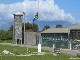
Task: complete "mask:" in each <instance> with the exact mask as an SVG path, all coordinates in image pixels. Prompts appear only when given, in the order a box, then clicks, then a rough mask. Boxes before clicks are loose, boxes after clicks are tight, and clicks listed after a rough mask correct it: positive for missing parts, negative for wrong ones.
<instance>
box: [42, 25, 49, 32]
mask: <svg viewBox="0 0 80 60" xmlns="http://www.w3.org/2000/svg"><path fill="white" fill-rule="evenodd" d="M49 28H50V26H48V25H46V26H44V28H43V29H42V31H44V30H47V29H49Z"/></svg>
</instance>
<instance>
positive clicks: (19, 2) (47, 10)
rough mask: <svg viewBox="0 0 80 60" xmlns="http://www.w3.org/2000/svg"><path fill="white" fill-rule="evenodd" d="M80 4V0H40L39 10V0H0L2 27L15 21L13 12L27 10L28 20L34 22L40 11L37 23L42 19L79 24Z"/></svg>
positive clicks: (0, 24)
mask: <svg viewBox="0 0 80 60" xmlns="http://www.w3.org/2000/svg"><path fill="white" fill-rule="evenodd" d="M79 6H80V0H44V1H43V0H39V10H38V0H37V1H36V0H0V27H3V26H4V25H6V26H9V23H11V22H13V13H16V12H25V13H26V16H25V17H26V18H25V20H26V22H32V20H33V18H34V15H35V14H36V12H37V11H38V12H39V19H38V21H37V22H36V23H37V24H40V23H41V21H45V22H51V21H52V22H54V21H58V22H59V21H65V22H67V23H68V22H69V23H71V24H79V23H80V7H79ZM44 24H46V23H44ZM44 24H42V23H41V25H44ZM48 24H49V25H50V23H48ZM62 24H64V22H62ZM41 27H42V26H41Z"/></svg>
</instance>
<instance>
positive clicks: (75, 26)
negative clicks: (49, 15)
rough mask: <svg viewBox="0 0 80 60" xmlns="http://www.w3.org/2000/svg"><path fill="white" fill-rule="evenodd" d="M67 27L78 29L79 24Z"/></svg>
mask: <svg viewBox="0 0 80 60" xmlns="http://www.w3.org/2000/svg"><path fill="white" fill-rule="evenodd" d="M69 29H80V25H74V26H71V27H69Z"/></svg>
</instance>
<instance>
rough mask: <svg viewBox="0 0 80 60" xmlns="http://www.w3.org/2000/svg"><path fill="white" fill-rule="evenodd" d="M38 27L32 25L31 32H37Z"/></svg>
mask: <svg viewBox="0 0 80 60" xmlns="http://www.w3.org/2000/svg"><path fill="white" fill-rule="evenodd" d="M38 29H39V28H38V25H37V24H35V23H33V24H32V30H33V31H34V32H37V31H38Z"/></svg>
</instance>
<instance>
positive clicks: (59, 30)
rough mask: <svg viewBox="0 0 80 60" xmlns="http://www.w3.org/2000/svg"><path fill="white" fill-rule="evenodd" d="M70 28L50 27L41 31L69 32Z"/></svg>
mask: <svg viewBox="0 0 80 60" xmlns="http://www.w3.org/2000/svg"><path fill="white" fill-rule="evenodd" d="M69 32H70V30H69V29H68V28H50V29H47V30H45V31H43V32H41V33H69Z"/></svg>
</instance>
